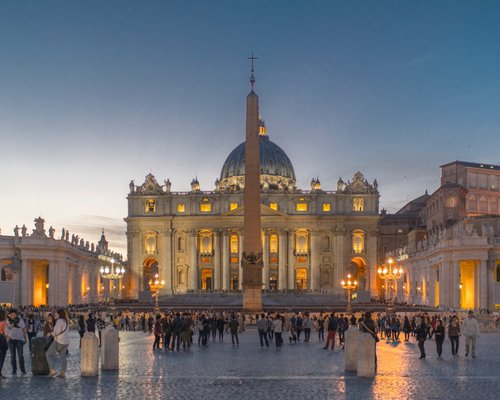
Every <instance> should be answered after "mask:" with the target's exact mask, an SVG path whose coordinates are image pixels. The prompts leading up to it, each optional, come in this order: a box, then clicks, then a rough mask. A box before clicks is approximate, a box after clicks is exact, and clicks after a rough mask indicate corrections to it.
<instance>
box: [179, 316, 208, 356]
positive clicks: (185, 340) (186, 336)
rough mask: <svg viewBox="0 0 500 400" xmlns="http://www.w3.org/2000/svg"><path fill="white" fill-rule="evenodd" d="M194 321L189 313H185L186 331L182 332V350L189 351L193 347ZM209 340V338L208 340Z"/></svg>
mask: <svg viewBox="0 0 500 400" xmlns="http://www.w3.org/2000/svg"><path fill="white" fill-rule="evenodd" d="M192 326H193V319H192V318H191V315H189V314H188V313H184V329H183V331H182V348H183V349H189V348H190V347H191V328H192ZM207 340H208V338H207Z"/></svg>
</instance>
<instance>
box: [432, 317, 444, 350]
mask: <svg viewBox="0 0 500 400" xmlns="http://www.w3.org/2000/svg"><path fill="white" fill-rule="evenodd" d="M444 334H445V332H444V326H443V321H442V320H440V319H438V320H437V322H436V326H435V328H434V337H435V341H436V350H437V353H438V357H441V353H442V352H443V342H444Z"/></svg>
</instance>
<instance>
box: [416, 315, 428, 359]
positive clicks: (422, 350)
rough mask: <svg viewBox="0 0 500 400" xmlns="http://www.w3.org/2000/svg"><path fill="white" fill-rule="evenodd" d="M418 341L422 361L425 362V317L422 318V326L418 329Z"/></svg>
mask: <svg viewBox="0 0 500 400" xmlns="http://www.w3.org/2000/svg"><path fill="white" fill-rule="evenodd" d="M415 334H416V339H417V342H418V348H419V349H420V360H425V346H424V344H425V339H426V338H427V325H425V317H424V316H422V317H420V325H419V326H418V327H417V329H416V331H415Z"/></svg>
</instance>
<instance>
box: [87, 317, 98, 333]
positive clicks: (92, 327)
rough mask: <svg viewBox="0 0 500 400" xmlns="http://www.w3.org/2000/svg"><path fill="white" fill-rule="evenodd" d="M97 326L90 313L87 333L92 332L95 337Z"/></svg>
mask: <svg viewBox="0 0 500 400" xmlns="http://www.w3.org/2000/svg"><path fill="white" fill-rule="evenodd" d="M95 326H96V319H95V318H94V316H93V315H92V313H89V317H88V318H87V332H92V333H93V334H94V335H95Z"/></svg>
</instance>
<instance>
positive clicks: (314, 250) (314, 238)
mask: <svg viewBox="0 0 500 400" xmlns="http://www.w3.org/2000/svg"><path fill="white" fill-rule="evenodd" d="M310 257H311V259H310V265H311V271H310V273H311V285H310V286H309V287H310V288H311V289H312V290H318V289H319V275H320V271H319V264H320V257H321V254H320V235H319V232H318V231H316V230H312V231H311V256H310Z"/></svg>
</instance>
